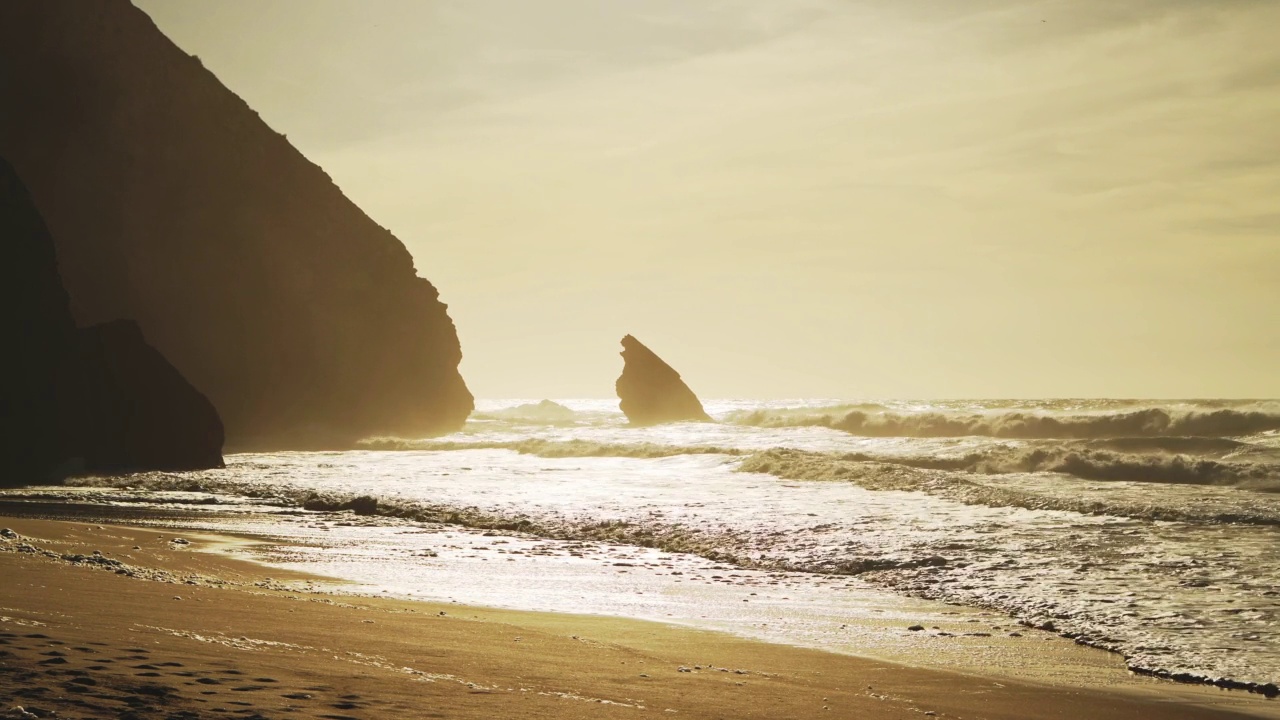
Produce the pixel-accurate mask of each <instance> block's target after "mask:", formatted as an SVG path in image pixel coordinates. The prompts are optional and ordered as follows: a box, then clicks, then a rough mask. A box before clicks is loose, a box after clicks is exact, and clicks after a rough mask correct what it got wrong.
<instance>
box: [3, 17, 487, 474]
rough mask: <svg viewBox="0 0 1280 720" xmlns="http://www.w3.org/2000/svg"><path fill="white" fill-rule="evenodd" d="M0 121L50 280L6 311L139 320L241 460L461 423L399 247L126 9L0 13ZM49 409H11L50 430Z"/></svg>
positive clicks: (461, 399) (463, 412) (443, 331)
mask: <svg viewBox="0 0 1280 720" xmlns="http://www.w3.org/2000/svg"><path fill="white" fill-rule="evenodd" d="M0 108H4V111H3V112H0V155H3V156H5V157H6V158H8V160H9V161H10V162H11V163H12V164H13V167H14V168H15V169H16V171H17V173H18V175H19V176H21V177H22V179H23V181H24V182H25V184H26V186H27V188H28V189H29V190H30V193H31V198H32V201H33V202H34V205H35V207H36V208H37V209H38V210H39V212H40V214H41V215H42V216H43V218H44V220H45V222H47V223H48V227H49V230H50V231H51V234H52V237H53V239H54V241H55V242H56V247H57V257H58V263H59V266H60V269H61V277H62V282H63V286H64V287H65V288H66V294H65V295H64V294H62V293H61V290H60V288H58V286H57V285H56V284H50V283H49V282H48V279H47V277H45V276H40V277H35V276H33V277H29V278H26V279H24V280H23V282H24V283H27V284H29V285H31V287H32V288H33V291H34V290H35V289H38V288H45V289H44V290H41V291H40V292H38V293H36V294H34V295H32V296H31V297H32V298H36V297H39V298H40V301H39V303H42V304H32V303H35V302H36V301H35V300H34V299H33V300H31V301H28V303H27V304H26V305H25V306H24V307H26V308H27V309H25V310H23V312H24V313H28V314H34V313H38V312H44V311H45V310H43V309H42V308H45V306H46V305H47V306H48V307H50V308H51V307H53V306H54V305H58V303H62V304H63V305H66V304H67V303H68V300H69V306H70V315H63V316H61V317H62V318H63V319H62V322H63V325H64V326H68V324H69V323H70V322H71V318H74V320H75V322H76V323H77V324H78V325H80V326H92V325H97V324H100V323H104V322H109V321H113V320H117V319H120V318H130V319H132V320H134V321H136V323H137V325H138V326H139V327H140V328H141V330H142V333H143V334H144V335H145V336H146V339H147V343H149V344H150V345H151V346H153V347H154V348H155V349H156V350H157V351H159V352H160V353H163V355H164V357H166V358H168V360H169V361H170V362H172V364H173V366H174V367H175V368H176V369H177V370H178V371H180V372H181V374H182V375H183V376H185V377H186V378H187V379H188V380H190V381H191V383H192V384H193V385H194V386H195V387H198V388H200V389H201V390H202V391H203V392H204V393H205V394H206V395H207V396H208V398H209V400H210V401H212V403H213V404H214V406H216V407H217V408H218V411H219V413H220V414H221V416H222V419H223V421H224V422H225V424H226V433H227V442H228V445H229V446H235V447H238V448H241V449H250V448H259V449H286V448H298V449H305V448H315V447H339V446H349V445H350V444H351V443H353V442H354V441H355V440H358V439H360V438H363V437H369V436H373V435H396V436H402V437H422V436H426V435H430V434H437V433H441V432H448V431H452V430H455V429H457V428H458V427H460V426H461V425H462V423H463V422H464V421H465V420H466V418H467V416H468V414H469V413H470V412H471V409H472V397H471V394H470V392H469V391H468V390H467V387H466V385H465V384H464V383H463V380H462V377H461V376H460V375H459V374H458V363H459V362H460V360H461V357H462V355H461V349H460V347H459V343H458V336H457V333H456V331H455V328H454V325H453V322H452V320H451V319H450V318H449V315H448V313H447V312H446V306H445V305H444V303H442V302H441V301H440V299H439V293H438V292H437V290H436V288H435V287H434V286H433V285H432V284H431V283H430V282H428V281H427V280H425V279H423V278H421V277H419V276H418V274H417V272H416V270H415V268H414V262H413V258H412V257H411V256H410V254H409V252H408V250H407V249H406V248H405V246H404V245H403V244H402V243H401V242H400V241H399V240H398V239H397V238H396V237H395V236H393V235H392V234H391V233H390V232H389V231H388V230H386V229H385V228H383V227H380V226H379V225H378V224H377V223H375V222H374V221H373V220H372V219H370V218H369V217H368V216H367V215H366V214H365V213H364V212H363V211H361V210H360V208H358V207H356V205H355V204H354V203H352V202H351V201H350V200H348V199H347V198H346V196H344V195H343V193H342V191H341V190H339V188H338V187H337V185H335V184H334V182H333V180H332V179H331V178H330V177H329V176H328V175H327V174H326V173H325V172H324V171H323V170H322V169H321V168H319V167H317V166H316V165H315V164H313V163H312V162H310V161H309V160H307V159H306V158H305V157H303V156H302V154H301V153H299V152H298V151H297V150H296V149H295V148H294V147H293V146H292V145H291V144H290V143H289V141H288V140H286V139H285V137H284V135H282V134H281V133H279V132H277V131H276V130H274V129H272V128H271V127H269V126H268V125H267V124H266V123H265V122H264V121H263V120H262V118H260V117H259V116H258V114H257V113H256V112H254V110H253V109H251V108H250V107H249V106H248V105H247V104H246V103H245V102H244V101H243V100H241V99H240V98H239V97H237V96H236V95H235V93H233V92H232V91H231V90H229V89H227V88H226V87H225V86H224V85H223V84H222V83H221V82H220V81H219V80H218V78H217V77H215V76H214V74H213V73H212V72H210V71H209V70H207V69H206V68H205V67H204V66H203V65H202V64H201V63H200V61H199V60H198V59H197V58H194V57H192V56H191V55H188V54H187V53H186V52H184V51H183V50H181V49H180V48H178V47H177V46H176V45H174V44H173V42H171V41H170V40H169V39H168V38H167V37H165V36H164V34H163V33H161V32H160V30H159V29H158V28H157V27H156V26H155V24H154V23H153V22H152V21H151V19H150V18H149V17H148V16H147V15H146V14H145V13H144V12H143V11H141V10H139V9H138V8H136V7H134V6H133V5H132V4H131V3H130V2H128V1H127V0H95V2H79V1H78V0H5V1H4V2H0ZM46 250H47V249H46ZM5 252H12V250H10V249H8V248H6V250H5ZM49 252H51V251H49ZM4 272H5V275H6V276H8V274H9V272H10V270H9V268H8V267H6V269H5V271H4ZM46 275H48V272H46ZM42 278H43V279H42ZM41 282H43V283H44V284H43V285H41V284H40V283H41ZM6 292H8V291H6ZM68 296H69V297H68ZM12 307H14V306H12V305H8V306H7V309H6V312H9V311H10V310H9V309H8V308H12ZM33 316H34V315H33ZM45 326H49V327H51V326H50V325H48V323H45ZM50 337H52V336H50ZM33 339H37V340H38V338H33ZM61 341H62V340H60V342H61ZM23 352H27V351H23ZM40 352H42V351H40V350H38V349H37V350H31V351H30V353H31V355H32V356H33V357H34V356H36V355H38V354H39V353H40ZM21 362H26V361H25V360H23V361H21ZM31 372H36V370H34V369H28V373H31ZM40 387H43V388H45V390H44V391H42V392H47V389H48V385H47V383H46V384H42V385H40ZM46 401H47V397H46V398H43V399H40V400H38V401H37V399H36V398H34V396H33V397H31V398H26V399H24V400H23V401H22V402H23V406H22V407H24V408H27V410H26V411H24V417H25V418H27V419H28V420H29V421H31V422H34V423H35V424H41V423H43V424H45V425H47V424H48V423H50V422H52V417H51V416H48V415H47V414H46V416H38V414H37V416H32V415H30V412H32V410H31V408H34V407H35V406H37V405H38V406H40V407H48V403H47V402H46ZM6 422H8V420H6ZM52 452H53V451H52V450H51V449H50V448H47V447H42V446H32V447H31V448H30V450H29V451H28V452H26V453H25V455H28V456H30V457H28V458H27V459H26V460H24V461H23V462H32V461H35V460H36V459H37V458H47V457H48V456H49V455H50V454H51V453H52Z"/></svg>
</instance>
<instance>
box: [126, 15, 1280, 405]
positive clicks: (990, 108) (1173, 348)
mask: <svg viewBox="0 0 1280 720" xmlns="http://www.w3.org/2000/svg"><path fill="white" fill-rule="evenodd" d="M135 4H137V5H138V6H139V7H141V8H142V9H143V10H145V11H146V12H147V13H148V14H150V15H151V17H152V18H153V19H154V20H155V21H156V24H157V25H158V26H159V27H160V29H161V30H163V31H164V32H165V33H166V34H167V35H169V37H170V38H172V39H173V40H174V41H175V42H176V43H177V44H178V45H179V46H181V47H182V48H183V49H184V50H186V51H188V52H190V53H192V54H195V55H198V56H199V57H200V58H201V60H202V62H203V63H204V65H205V67H207V68H209V69H210V70H212V71H213V72H214V73H215V74H216V75H217V76H218V77H219V78H220V79H221V80H222V81H223V82H224V83H225V84H226V85H227V86H228V87H229V88H231V89H232V90H233V91H235V92H236V93H237V94H239V95H240V96H241V97H243V98H244V99H245V100H246V101H247V102H248V103H249V104H250V105H251V106H252V107H254V108H255V109H256V110H258V111H259V112H260V114H261V116H262V117H263V119H264V120H266V122H267V123H268V124H270V125H271V126H272V127H273V128H275V129H276V130H278V131H280V132H282V133H285V134H286V136H287V137H288V138H289V140H290V141H291V142H292V143H293V144H294V145H295V146H296V147H298V149H299V150H301V151H302V152H303V153H304V154H305V155H307V157H309V158H310V159H312V160H313V161H315V162H316V163H317V164H319V165H320V166H321V167H323V168H325V170H326V171H327V172H328V173H329V174H330V175H331V176H332V177H333V178H334V180H335V181H336V182H337V184H338V185H339V186H340V187H341V188H342V189H343V191H344V192H345V193H346V194H347V196H348V197H350V198H351V199H352V200H354V201H355V202H356V203H357V204H358V205H360V206H361V207H362V208H363V209H364V210H365V211H366V212H367V213H368V214H369V215H370V216H371V217H373V218H374V220H376V221H377V222H379V223H380V224H382V225H384V226H386V227H388V228H389V229H390V230H391V231H392V232H394V233H395V234H396V235H397V237H399V238H400V239H401V240H402V241H403V242H404V243H405V245H406V246H407V247H408V248H409V250H410V251H411V252H412V253H413V255H414V258H415V261H416V265H417V268H418V271H419V273H420V274H421V275H423V276H424V277H427V278H429V279H430V280H431V281H432V282H433V283H434V284H435V285H436V286H437V287H438V288H439V289H440V292H441V296H442V299H443V300H444V301H445V302H446V303H448V304H449V312H450V315H451V316H452V318H453V319H454V322H455V323H456V324H457V326H458V332H459V335H460V337H461V340H462V349H463V355H464V359H463V363H462V368H461V369H462V373H463V376H464V377H465V379H466V380H467V383H468V385H469V386H470V387H471V389H472V391H473V392H474V393H475V394H476V395H477V396H478V397H490V398H496V397H530V398H539V397H550V398H556V397H608V396H611V395H612V394H613V382H614V380H615V379H616V377H617V375H618V373H619V372H620V370H621V359H620V358H619V357H618V355H617V351H618V350H620V347H619V345H618V341H619V339H620V338H621V337H622V336H623V335H624V334H626V333H631V334H634V335H636V336H637V337H638V338H639V339H640V340H641V341H643V342H645V343H646V344H647V345H649V347H651V348H652V349H653V350H654V351H655V352H657V353H658V354H659V355H661V356H662V357H663V358H665V359H666V360H667V361H668V362H669V363H670V364H671V365H672V366H674V367H675V368H676V369H677V370H678V371H679V372H680V373H681V374H682V375H683V377H684V379H685V380H686V381H687V382H688V383H689V385H690V386H691V387H692V388H693V389H694V391H695V392H697V393H698V394H699V395H701V396H702V397H712V398H727V397H767V398H788V397H821V398H844V399H856V398H893V397H897V398H957V397H960V398H963V397H998V398H1013V397H1152V398H1173V397H1183V398H1185V397H1280V43H1277V42H1275V28H1277V27H1280V3H1278V2H1274V1H1273V0H1213V1H1212V2H1207V1H1205V0H1126V2H1115V1H1114V0H1040V1H1030V0H970V1H967V2H954V0H874V1H873V0H724V1H718V0H645V1H644V2H637V1H635V0H539V1H538V2H528V1H527V0H435V1H430V0H359V1H357V0H220V1H219V2H204V1H202V0H135Z"/></svg>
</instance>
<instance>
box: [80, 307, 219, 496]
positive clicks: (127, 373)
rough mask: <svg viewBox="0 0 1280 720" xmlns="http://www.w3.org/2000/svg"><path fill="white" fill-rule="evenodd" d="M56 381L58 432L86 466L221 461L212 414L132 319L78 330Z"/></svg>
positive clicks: (185, 466) (109, 468)
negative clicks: (59, 428) (59, 422)
mask: <svg viewBox="0 0 1280 720" xmlns="http://www.w3.org/2000/svg"><path fill="white" fill-rule="evenodd" d="M56 381H57V396H58V415H59V417H60V418H61V420H62V423H61V429H62V433H63V437H64V438H65V439H66V442H67V443H68V444H69V447H70V448H72V452H73V454H74V455H75V456H76V457H78V458H80V459H81V460H82V461H83V463H84V465H85V467H86V468H89V469H92V470H94V471H97V472H121V471H127V470H193V469H198V468H208V467H220V466H221V465H222V441H223V429H222V421H221V420H220V419H219V418H218V411H217V410H215V409H214V407H213V404H212V403H210V402H209V400H208V398H206V397H205V396H204V395H202V394H201V393H200V391H199V390H196V389H195V388H194V387H193V386H192V385H191V383H189V382H187V380H186V378H184V377H182V374H181V373H179V372H178V371H177V369H176V368H174V367H173V366H172V365H170V364H169V362H168V361H167V360H165V359H164V356H163V355H161V354H160V351H158V350H156V349H155V348H153V347H151V346H150V345H148V344H147V341H146V340H145V339H143V337H142V331H141V330H140V329H139V328H138V325H137V323H135V322H133V321H132V320H115V321H112V322H108V323H102V324H100V325H94V326H92V327H88V328H85V329H83V330H80V331H78V332H77V333H76V341H75V343H74V345H73V346H72V348H71V351H70V352H69V353H68V354H67V356H66V357H65V358H64V359H63V362H62V363H61V365H60V367H59V373H58V376H57V378H56Z"/></svg>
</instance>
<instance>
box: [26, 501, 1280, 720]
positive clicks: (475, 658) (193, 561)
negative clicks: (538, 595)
mask: <svg viewBox="0 0 1280 720" xmlns="http://www.w3.org/2000/svg"><path fill="white" fill-rule="evenodd" d="M6 523H7V524H8V525H9V526H10V527H11V528H12V532H11V533H10V534H9V537H7V538H6V539H5V540H4V541H3V546H2V547H3V551H2V552H0V571H2V572H3V575H4V577H5V578H6V582H5V583H4V584H3V586H0V607H2V608H3V611H0V657H2V658H3V666H2V667H3V669H4V672H3V673H2V674H0V696H3V697H5V699H6V701H7V702H8V703H9V704H10V705H23V706H26V707H29V708H32V709H34V710H38V711H40V712H44V711H46V710H56V711H57V712H58V713H59V716H60V717H117V716H118V717H216V716H220V715H223V714H226V713H239V714H241V715H245V716H249V717H283V716H287V717H329V718H334V717H344V718H347V717H417V716H422V717H433V716H436V717H462V718H466V717H477V718H478V717H516V716H519V717H548V718H577V717H643V716H645V715H647V714H651V713H655V712H657V713H663V714H664V715H665V714H667V713H674V714H676V715H678V716H681V717H769V718H786V717H795V718H800V717H827V716H829V717H883V718H897V717H901V718H917V717H921V716H936V717H965V718H975V717H986V718H1026V717H1092V718H1121V717H1124V718H1129V717H1162V718H1210V717H1231V716H1234V712H1236V711H1238V712H1242V713H1247V714H1249V715H1255V716H1267V715H1271V716H1275V713H1274V708H1273V707H1271V706H1270V704H1267V703H1265V701H1262V700H1261V699H1258V698H1254V697H1250V696H1246V695H1242V694H1238V693H1234V694H1230V695H1222V694H1221V693H1220V691H1213V690H1209V689H1204V688H1192V687H1185V686H1171V685H1169V684H1167V683H1155V682H1154V681H1141V680H1138V681H1136V682H1135V680H1134V679H1132V678H1129V677H1126V675H1125V673H1124V672H1123V670H1121V669H1120V668H1119V667H1118V666H1117V664H1115V663H1098V662H1092V661H1090V662H1085V663H1080V662H1079V661H1078V660H1079V659H1078V658H1077V662H1076V663H1075V665H1076V666H1077V667H1079V666H1082V665H1087V666H1090V667H1089V670H1088V672H1087V673H1085V675H1088V676H1089V677H1090V681H1089V682H1087V683H1079V682H1077V683H1076V684H1072V685H1061V684H1056V685H1055V684H1052V683H1051V682H1049V680H1050V679H1049V678H1048V677H1044V678H1042V680H1043V681H1044V682H1039V683H1037V682H1027V681H1019V680H1011V679H1009V678H1007V677H1005V678H997V677H992V676H990V675H985V676H984V675H978V674H966V673H955V672H945V671H939V670H931V669H927V664H928V663H927V659H926V657H925V655H926V653H922V656H921V657H920V658H918V660H919V662H917V663H915V664H914V665H908V664H894V663H886V662H883V661H877V660H869V659H863V658H857V657H849V656H841V655H832V654H827V653H822V652H816V651H812V650H805V649H800V648H795V647H789V646H785V645H776V644H764V643H758V642H752V641H749V640H744V639H740V638H736V637H733V636H730V635H725V634H719V633H710V632H700V631H696V630H692V629H687V628H679V627H673V626H667V625H660V624H653V623H644V622H639V621H634V620H625V619H618V618H607V617H599V616H581V615H563V614H539V613H527V612H513V611H502V610H490V609H481V608H474V607H465V606H459V605H453V604H439V603H427V602H410V601H404V600H389V599H378V598H364V597H350V596H347V597H343V596H338V595H334V594H330V593H321V592H316V591H315V590H314V588H315V587H316V586H317V585H318V584H321V583H322V582H323V580H324V579H323V578H318V577H315V576H309V575H306V574H303V573H294V572H288V571H280V570H278V569H272V570H267V569H265V568H263V567H262V566H260V565H257V564H252V563H248V562H244V561H241V560H237V559H234V558H230V557H228V556H227V555H226V554H225V553H217V552H213V553H210V552H197V550H202V549H213V550H217V549H220V548H221V549H227V548H228V547H234V546H236V544H237V542H238V543H239V544H241V545H242V544H243V543H244V541H236V540H235V539H233V538H225V537H223V538H219V537H216V536H204V535H191V534H184V535H182V536H181V537H180V538H179V537H177V536H175V535H174V533H173V532H172V531H168V530H157V529H148V528H140V527H130V526H120V525H98V524H96V523H94V524H85V523H84V522H69V521H63V522H57V521H43V520H30V519H11V520H8V521H6ZM268 573H270V577H267V574H268ZM37 593H38V595H39V597H40V598H41V602H40V603H38V604H33V603H31V602H30V599H31V598H32V597H34V596H35V595H36V594H37ZM1041 645H1042V646H1043V647H1044V649H1043V650H1037V649H1034V648H1032V649H1028V648H1026V647H1025V646H1020V647H1019V649H1018V650H1017V651H1016V652H1017V653H1018V654H1019V655H1021V656H1022V658H1023V659H1024V661H1025V662H1026V663H1027V664H1028V665H1031V666H1037V665H1038V666H1040V667H1043V668H1045V669H1048V665H1049V663H1042V662H1040V661H1042V660H1044V659H1045V658H1050V659H1052V661H1053V662H1060V661H1062V660H1064V659H1068V658H1069V657H1070V656H1071V654H1072V653H1079V654H1080V655H1081V657H1083V656H1086V655H1088V656H1095V659H1096V656H1101V653H1096V651H1090V650H1087V649H1083V648H1076V647H1074V646H1070V645H1069V644H1067V643H1059V642H1052V643H1050V642H1044V643H1041ZM1009 651H1010V652H1013V650H1012V648H1010V650H1009ZM1082 677H1083V676H1082ZM1174 701H1179V702H1174ZM1215 706H1216V707H1215ZM6 709H8V708H7V707H6Z"/></svg>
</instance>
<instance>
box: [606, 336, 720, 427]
mask: <svg viewBox="0 0 1280 720" xmlns="http://www.w3.org/2000/svg"><path fill="white" fill-rule="evenodd" d="M622 360H623V366H622V375H621V376H620V377H619V378H618V382H617V384H616V388H617V391H618V399H620V400H621V401H622V402H621V403H619V407H621V408H622V412H623V413H625V414H626V416H627V419H628V420H630V421H631V424H633V425H656V424H658V423H665V422H679V421H682V420H702V421H709V420H711V417H710V416H709V415H707V412H706V411H705V410H703V409H702V403H701V402H699V401H698V397H697V396H696V395H694V394H693V391H692V390H690V389H689V386H688V385H685V384H684V381H683V380H681V379H680V373H678V372H676V371H675V370H674V369H673V368H672V367H671V366H670V365H668V364H666V363H665V362H663V360H662V358H660V357H658V356H657V355H655V354H654V352H653V351H652V350H650V349H649V348H647V347H645V346H644V344H643V343H641V342H640V341H639V340H637V339H635V338H634V337H632V336H630V335H627V336H626V337H624V338H622Z"/></svg>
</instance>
